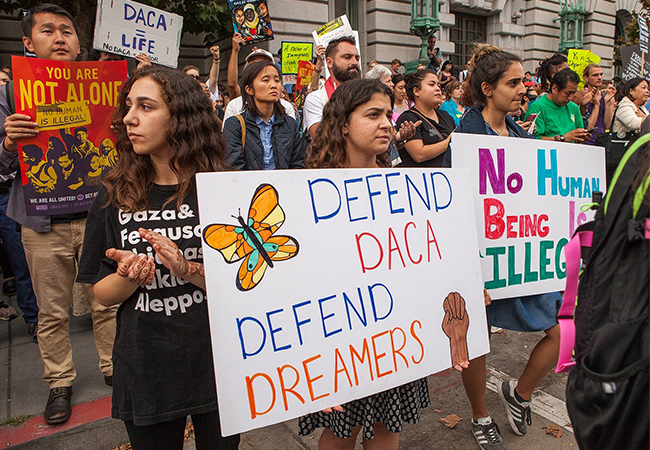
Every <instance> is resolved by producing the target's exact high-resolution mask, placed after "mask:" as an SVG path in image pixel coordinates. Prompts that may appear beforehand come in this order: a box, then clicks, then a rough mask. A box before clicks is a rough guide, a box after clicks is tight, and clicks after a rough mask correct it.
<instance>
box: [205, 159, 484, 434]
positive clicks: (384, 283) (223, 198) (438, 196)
mask: <svg viewBox="0 0 650 450" xmlns="http://www.w3.org/2000/svg"><path fill="white" fill-rule="evenodd" d="M467 177H468V173H467V171H466V170H450V169H447V170H439V169H426V170H423V169H406V170H397V169H392V170H391V169H375V170H369V169H368V170H366V169H348V170H333V169H330V170H293V171H251V172H227V173H226V172H223V173H209V174H207V173H206V174H199V175H197V187H198V196H199V210H200V219H201V226H202V230H203V239H204V243H203V258H204V263H205V271H206V272H205V273H206V277H205V278H206V282H207V293H208V298H209V301H208V309H209V314H210V331H211V335H212V349H213V352H214V366H215V372H216V380H217V395H218V400H219V409H220V410H221V411H224V412H225V413H224V414H221V427H222V431H223V433H224V435H231V434H234V433H239V432H243V431H247V430H251V429H254V428H259V427H263V426H267V425H271V424H274V423H278V422H281V421H285V420H288V419H291V418H295V417H298V416H301V415H304V414H307V413H310V412H314V411H320V410H322V409H324V408H326V407H329V406H334V405H338V404H344V403H345V402H348V401H350V400H353V399H357V398H362V397H365V396H368V395H370V394H373V393H377V392H381V391H384V390H386V389H389V388H392V387H396V386H400V385H402V384H405V383H407V382H410V381H413V380H416V379H419V378H422V377H425V376H427V375H430V374H432V373H436V372H439V371H441V370H444V369H446V368H448V367H450V366H451V363H452V359H451V358H452V357H453V359H454V361H455V362H458V361H459V360H462V359H464V358H470V359H472V358H476V357H477V356H480V355H482V354H485V353H487V352H488V350H489V347H488V342H487V333H486V332H485V330H486V326H487V325H486V320H485V307H484V300H483V292H482V281H481V268H480V263H479V259H478V256H477V255H478V240H477V237H476V225H475V219H474V214H473V202H472V196H471V193H470V186H469V185H468V183H467V182H466V180H467ZM233 216H234V217H233ZM280 226H282V227H281V228H280ZM227 261H230V263H228V262H227ZM271 263H272V267H271ZM445 308H446V309H447V310H448V312H446V311H445ZM452 316H453V317H452ZM443 327H444V330H443ZM445 330H446V331H445ZM446 333H449V335H450V336H451V337H448V335H447V334H446ZM452 348H453V351H452Z"/></svg>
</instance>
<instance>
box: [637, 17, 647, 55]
mask: <svg viewBox="0 0 650 450" xmlns="http://www.w3.org/2000/svg"><path fill="white" fill-rule="evenodd" d="M639 46H640V49H641V53H648V24H647V23H646V20H645V17H643V16H641V15H639Z"/></svg>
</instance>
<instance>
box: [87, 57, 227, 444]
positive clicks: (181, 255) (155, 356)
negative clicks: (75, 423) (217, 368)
mask: <svg viewBox="0 0 650 450" xmlns="http://www.w3.org/2000/svg"><path fill="white" fill-rule="evenodd" d="M113 124H114V126H115V128H116V129H117V136H118V139H117V147H116V148H117V154H118V156H117V163H116V165H115V167H114V168H113V170H112V171H111V172H109V173H108V174H107V175H106V177H105V178H104V180H103V187H102V189H101V190H100V192H99V193H98V195H97V198H96V199H95V202H94V203H93V205H92V207H91V209H90V212H89V213H88V221H87V225H86V232H87V234H86V239H85V242H84V244H85V247H84V250H83V254H82V257H81V261H80V269H79V276H78V278H77V281H79V282H82V283H91V284H92V288H93V293H94V294H95V297H96V298H97V301H98V302H99V303H101V304H103V305H105V306H108V305H116V304H120V303H121V305H120V308H119V310H118V312H117V317H118V319H117V332H116V338H115V346H114V349H113V366H114V372H113V378H112V384H113V412H112V415H113V417H114V418H117V419H121V420H123V421H124V424H125V426H126V429H127V432H128V434H129V438H130V440H131V445H132V446H133V448H134V449H136V450H138V449H160V448H165V449H179V450H180V449H182V448H183V437H184V430H185V423H186V420H187V416H188V415H189V416H192V422H193V425H194V430H195V434H196V447H197V449H212V448H220V449H236V448H237V447H238V443H239V436H232V437H229V438H223V437H221V432H220V427H219V413H218V410H217V400H216V399H217V397H216V391H215V379H214V368H213V362H212V351H211V340H210V332H209V327H208V311H207V305H206V303H207V300H206V295H205V276H204V272H203V260H202V253H201V232H200V226H199V219H198V211H197V209H198V206H197V198H196V185H195V180H194V175H195V174H196V173H198V172H207V171H219V170H225V169H227V166H226V165H225V163H224V162H223V161H224V158H225V142H224V140H223V137H222V136H221V132H220V129H219V126H218V125H217V122H216V117H215V115H214V113H213V111H212V105H211V104H210V101H209V99H208V98H207V97H206V96H205V94H204V93H203V91H202V90H201V88H200V86H199V85H198V83H196V82H194V80H192V79H191V78H190V77H187V76H186V75H185V74H183V73H182V72H180V71H174V70H170V69H166V68H161V67H153V68H146V69H141V70H138V71H137V72H136V73H135V74H134V75H133V76H132V77H131V78H130V79H129V81H128V82H127V83H126V84H125V85H124V87H123V88H122V90H121V92H120V97H119V103H118V108H117V110H116V113H115V116H114V121H113ZM153 229H155V230H156V231H152V230H153ZM190 385H191V388H189V389H188V386H190Z"/></svg>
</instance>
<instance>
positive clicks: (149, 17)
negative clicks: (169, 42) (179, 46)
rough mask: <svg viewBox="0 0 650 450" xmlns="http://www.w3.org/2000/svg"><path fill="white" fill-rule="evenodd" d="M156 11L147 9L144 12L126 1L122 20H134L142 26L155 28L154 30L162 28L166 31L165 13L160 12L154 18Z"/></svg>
mask: <svg viewBox="0 0 650 450" xmlns="http://www.w3.org/2000/svg"><path fill="white" fill-rule="evenodd" d="M156 14H157V12H156V11H149V12H147V13H146V15H145V13H144V11H143V10H142V8H140V7H137V10H136V8H134V7H133V6H131V5H129V4H128V3H125V4H124V20H135V23H136V24H138V23H141V24H142V25H144V26H147V27H149V28H155V29H156V30H159V29H161V28H162V29H163V30H164V31H167V22H166V21H165V15H164V14H160V15H159V16H158V19H157V20H156Z"/></svg>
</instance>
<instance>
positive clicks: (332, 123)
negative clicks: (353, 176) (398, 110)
mask: <svg viewBox="0 0 650 450" xmlns="http://www.w3.org/2000/svg"><path fill="white" fill-rule="evenodd" d="M375 94H385V95H387V96H388V97H389V98H390V106H391V108H392V107H393V105H394V104H395V96H394V94H393V90H392V89H391V88H389V87H388V86H386V85H385V84H383V83H382V82H381V81H379V80H369V79H357V80H350V81H346V82H345V83H343V84H341V85H340V86H339V87H338V88H337V89H336V90H335V91H334V94H332V97H331V98H330V100H329V101H328V102H327V103H326V104H325V108H324V109H323V120H321V122H320V124H319V125H318V132H317V133H316V136H315V138H314V140H313V142H312V143H311V145H310V146H309V148H308V149H307V157H306V159H305V165H306V166H307V167H309V168H343V167H347V165H348V164H349V162H350V158H349V157H348V152H347V141H346V139H345V136H344V135H343V127H344V126H345V124H346V123H348V121H349V120H350V115H351V114H352V113H353V112H354V110H355V109H357V108H358V107H359V106H361V105H363V104H364V103H366V102H369V101H370V99H371V98H372V96H373V95H375ZM377 164H378V165H379V166H380V167H390V153H389V150H388V149H387V150H386V152H384V153H382V154H381V155H378V156H377Z"/></svg>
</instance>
